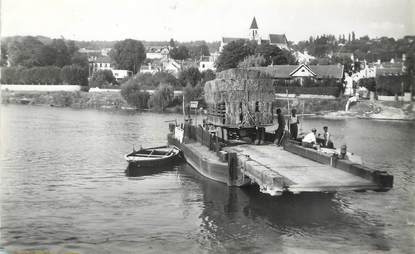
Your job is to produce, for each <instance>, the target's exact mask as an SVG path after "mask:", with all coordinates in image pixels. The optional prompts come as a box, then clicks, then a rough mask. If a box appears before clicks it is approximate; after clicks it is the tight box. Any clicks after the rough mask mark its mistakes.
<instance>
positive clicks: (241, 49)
mask: <svg viewBox="0 0 415 254" xmlns="http://www.w3.org/2000/svg"><path fill="white" fill-rule="evenodd" d="M255 55H261V56H262V57H263V58H264V59H265V62H262V61H261V59H259V58H255ZM250 56H254V57H252V58H251V57H250ZM247 57H250V58H249V60H247V61H251V62H250V63H248V62H245V63H243V64H241V66H252V65H253V66H267V65H270V64H296V59H295V57H294V56H293V55H292V54H291V53H290V52H289V51H288V50H282V49H280V48H278V47H277V46H274V45H270V44H267V43H262V44H260V45H257V43H256V42H255V41H245V40H238V41H232V42H230V43H229V44H227V45H226V46H225V47H224V48H223V51H222V53H221V54H220V56H219V58H218V60H217V62H216V67H217V69H218V71H223V70H226V69H230V68H236V67H237V66H238V64H239V63H240V62H242V61H244V60H245V59H246V58H247ZM255 60H258V61H260V62H256V63H255V62H252V61H255Z"/></svg>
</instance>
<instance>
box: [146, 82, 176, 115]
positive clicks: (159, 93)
mask: <svg viewBox="0 0 415 254" xmlns="http://www.w3.org/2000/svg"><path fill="white" fill-rule="evenodd" d="M173 98H174V89H173V87H172V86H170V85H168V84H160V85H159V86H158V88H157V90H156V91H155V92H154V94H153V95H152V96H150V100H149V101H148V105H149V107H150V108H153V109H155V110H156V111H160V112H163V111H164V109H165V108H166V107H168V106H170V105H171V103H172V102H173Z"/></svg>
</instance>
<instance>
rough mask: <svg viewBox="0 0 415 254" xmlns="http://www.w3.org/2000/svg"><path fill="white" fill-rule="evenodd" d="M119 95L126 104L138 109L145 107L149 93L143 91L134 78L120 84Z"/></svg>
mask: <svg viewBox="0 0 415 254" xmlns="http://www.w3.org/2000/svg"><path fill="white" fill-rule="evenodd" d="M121 96H122V97H123V98H124V99H125V100H126V101H127V103H128V104H130V105H131V106H134V107H136V108H138V109H144V108H146V107H147V104H148V99H149V97H150V95H149V93H148V92H146V91H143V87H142V86H141V85H140V84H139V83H138V82H137V81H136V80H134V79H130V80H128V81H127V82H125V83H124V84H122V85H121Z"/></svg>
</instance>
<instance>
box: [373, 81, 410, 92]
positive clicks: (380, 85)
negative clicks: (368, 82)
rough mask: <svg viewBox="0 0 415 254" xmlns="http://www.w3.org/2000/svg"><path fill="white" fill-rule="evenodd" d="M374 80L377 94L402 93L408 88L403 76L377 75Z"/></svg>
mask: <svg viewBox="0 0 415 254" xmlns="http://www.w3.org/2000/svg"><path fill="white" fill-rule="evenodd" d="M375 80H376V93H377V94H379V95H389V96H392V95H395V94H401V95H402V92H405V91H408V90H409V86H408V83H407V82H406V77H405V76H379V77H376V78H375Z"/></svg>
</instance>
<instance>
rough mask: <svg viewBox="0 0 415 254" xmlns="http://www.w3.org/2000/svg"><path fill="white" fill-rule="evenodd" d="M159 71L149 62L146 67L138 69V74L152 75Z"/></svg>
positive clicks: (142, 66)
mask: <svg viewBox="0 0 415 254" xmlns="http://www.w3.org/2000/svg"><path fill="white" fill-rule="evenodd" d="M160 70H161V69H160V68H159V67H158V66H157V65H156V64H153V63H151V62H149V63H148V64H147V65H141V67H140V73H150V74H154V73H156V72H158V71H160Z"/></svg>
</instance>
